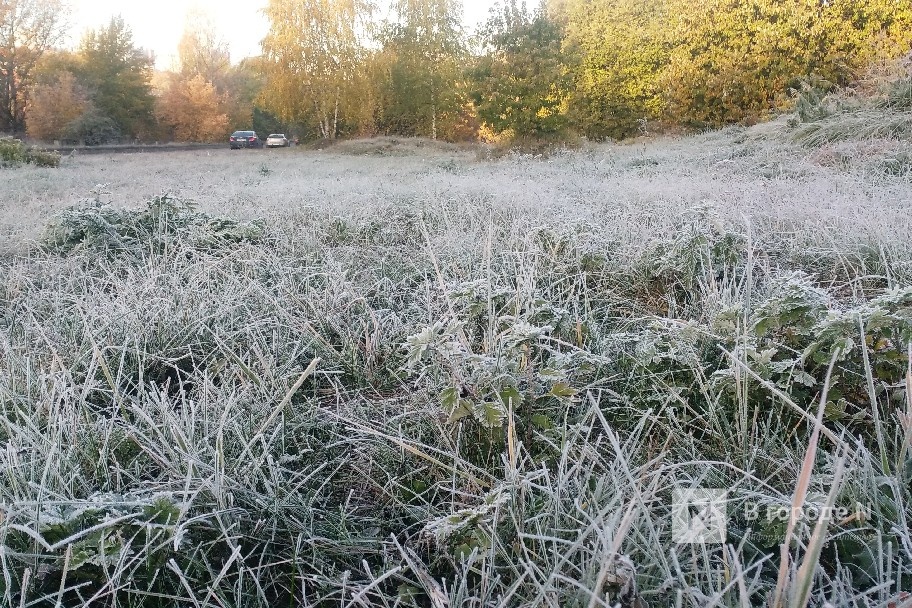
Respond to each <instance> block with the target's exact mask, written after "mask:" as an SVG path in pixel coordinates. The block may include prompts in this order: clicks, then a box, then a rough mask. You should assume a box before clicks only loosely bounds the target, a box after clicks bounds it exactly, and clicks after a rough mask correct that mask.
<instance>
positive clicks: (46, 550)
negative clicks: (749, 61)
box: [0, 125, 912, 608]
mask: <svg viewBox="0 0 912 608" xmlns="http://www.w3.org/2000/svg"><path fill="white" fill-rule="evenodd" d="M778 128H779V127H778V126H776V125H773V126H769V125H767V126H765V127H762V128H755V129H752V130H747V131H726V132H722V133H717V134H712V135H706V136H700V137H694V138H688V139H680V140H661V141H647V142H645V143H644V142H638V143H636V144H632V145H625V146H590V147H585V148H583V149H581V150H577V151H573V152H567V153H564V154H556V155H552V156H550V157H548V158H532V157H526V156H508V157H506V158H502V159H499V160H484V154H483V152H481V151H473V150H464V149H459V148H451V147H447V146H436V145H435V146H431V145H428V144H423V145H420V146H419V145H417V144H416V143H415V142H398V143H391V142H388V141H384V142H382V145H376V142H374V143H373V144H365V143H363V142H361V143H352V144H345V145H342V146H340V147H336V148H332V149H329V150H324V151H319V152H317V151H304V150H278V151H263V152H259V151H250V152H247V151H243V152H229V151H227V150H225V151H213V152H211V153H208V154H207V153H206V152H180V153H177V152H176V153H168V154H156V155H119V156H109V157H105V156H77V157H72V158H65V159H64V160H63V163H62V164H61V167H60V168H59V169H57V170H54V171H51V170H42V169H36V168H30V167H26V168H22V169H18V170H16V171H15V172H9V173H4V175H3V176H4V178H5V179H6V180H7V196H5V197H4V198H3V202H2V203H0V205H2V214H0V248H2V250H3V251H5V253H4V254H3V257H2V258H0V408H2V411H0V441H2V442H3V445H4V448H5V449H4V450H3V451H2V452H0V458H2V462H0V508H2V519H0V546H2V551H0V572H2V577H0V595H2V599H0V602H2V604H3V605H12V606H16V605H47V606H51V605H55V606H61V605H64V606H70V605H82V604H90V605H102V606H113V605H117V606H160V605H161V606H164V605H168V606H171V605H181V606H245V607H246V606H270V607H272V606H330V605H332V606H375V605H376V606H433V607H434V608H439V607H442V606H479V607H481V606H561V607H564V606H607V605H611V606H614V605H618V604H620V605H621V606H625V607H628V606H629V607H633V606H643V605H646V604H648V605H652V606H670V605H680V606H740V605H763V604H768V603H776V601H777V598H778V601H779V602H781V604H782V605H790V606H803V605H805V604H807V603H808V602H810V603H811V604H812V605H823V604H824V602H825V601H828V602H830V603H831V604H833V605H835V606H865V607H868V606H871V607H873V606H888V605H896V606H899V605H902V604H901V603H899V602H901V601H902V600H900V599H899V598H900V597H901V594H902V592H903V591H904V590H907V589H910V588H912V534H910V532H909V524H908V520H909V518H910V517H912V506H910V498H912V496H910V491H912V488H910V483H912V453H910V446H912V404H910V403H909V396H908V394H907V393H908V392H910V391H908V390H907V385H908V383H910V382H912V378H910V376H909V375H908V372H909V365H910V363H909V359H910V358H909V349H910V343H912V242H910V241H909V239H908V234H909V233H910V229H912V219H910V214H909V209H910V208H912V187H910V186H912V183H910V175H909V172H908V171H903V170H902V168H901V167H900V169H899V170H897V169H896V166H895V165H894V164H891V163H890V162H887V161H889V160H890V159H895V158H897V157H899V158H902V157H901V156H900V154H901V153H902V154H905V153H907V152H908V144H907V143H903V142H901V141H898V140H896V141H894V140H883V141H874V140H866V141H859V140H852V141H845V142H841V143H837V144H832V145H830V146H828V147H825V148H822V149H809V148H805V147H800V146H799V145H798V144H790V143H787V138H781V137H779V136H778V135H777V134H776V133H777V129H778ZM163 191H168V192H169V193H170V196H169V197H160V195H161V194H162V192H163ZM156 197H158V198H156ZM81 199H89V201H94V202H93V203H91V204H89V203H87V202H85V201H84V202H82V203H80V204H79V207H78V208H77V209H70V210H69V211H67V212H66V213H65V214H63V215H60V214H59V213H60V211H61V210H63V209H64V208H66V207H68V206H70V205H73V204H74V203H78V202H79V201H80V200H81ZM153 199H154V200H153ZM190 199H192V201H193V202H194V203H195V207H192V208H191V207H190V206H186V205H184V204H183V203H182V202H181V201H186V200H190ZM148 201H152V202H151V203H149V202H148ZM124 209H127V210H132V212H125V211H124ZM220 218H222V219H220ZM254 219H259V220H262V221H261V222H250V221H249V220H254ZM234 220H239V222H236V221H234ZM48 225H50V226H52V228H51V229H50V231H49V232H48V231H47V228H46V227H47V226H48ZM700 487H702V488H724V489H727V490H728V496H727V498H728V501H729V502H728V512H729V514H730V515H731V518H730V520H729V522H728V525H727V528H726V530H725V532H726V533H727V540H728V544H719V545H714V544H710V545H706V546H700V545H688V544H677V543H675V542H674V538H673V536H672V532H673V530H672V517H671V512H672V499H673V491H674V490H675V489H678V490H681V489H691V488H700ZM827 505H830V506H832V507H834V508H835V509H837V511H835V513H836V515H837V516H836V517H835V518H834V519H833V520H832V521H827V520H825V519H824V520H819V519H818V520H807V519H803V520H797V521H791V522H790V521H789V520H788V518H786V519H785V520H781V519H780V518H777V517H773V518H767V517H766V515H767V514H775V515H779V514H781V513H783V512H785V513H787V512H789V508H790V507H792V506H795V507H796V509H795V510H794V512H795V513H814V512H820V511H824V512H826V509H825V508H824V507H826V506H827ZM755 512H756V513H757V514H759V519H752V518H751V517H750V515H751V514H752V513H755ZM818 522H819V523H818ZM891 602H892V603H891Z"/></svg>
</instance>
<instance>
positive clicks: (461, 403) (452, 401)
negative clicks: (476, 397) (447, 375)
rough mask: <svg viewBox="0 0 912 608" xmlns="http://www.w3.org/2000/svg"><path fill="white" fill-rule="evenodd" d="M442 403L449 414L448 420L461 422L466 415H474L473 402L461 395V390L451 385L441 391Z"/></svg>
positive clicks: (449, 421)
mask: <svg viewBox="0 0 912 608" xmlns="http://www.w3.org/2000/svg"><path fill="white" fill-rule="evenodd" d="M440 403H441V405H442V406H443V410H444V411H445V412H446V413H447V415H448V416H449V417H448V418H447V422H448V423H450V424H452V423H454V422H459V421H460V420H462V419H463V418H465V417H466V416H471V415H472V402H471V401H469V400H468V399H463V398H460V397H459V390H458V389H457V388H456V387H453V386H449V387H447V388H445V389H443V390H442V391H441V392H440Z"/></svg>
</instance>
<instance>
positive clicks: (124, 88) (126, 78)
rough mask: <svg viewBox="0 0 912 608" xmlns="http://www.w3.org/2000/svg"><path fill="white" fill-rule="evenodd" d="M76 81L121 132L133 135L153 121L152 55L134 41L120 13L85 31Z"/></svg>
mask: <svg viewBox="0 0 912 608" xmlns="http://www.w3.org/2000/svg"><path fill="white" fill-rule="evenodd" d="M78 56H79V60H80V65H79V68H78V70H77V71H76V76H77V78H79V81H80V82H81V83H82V84H83V85H84V86H85V87H86V89H88V91H89V94H90V95H91V97H92V101H93V103H94V105H95V107H96V108H97V110H98V112H99V113H100V115H102V116H104V117H107V118H109V119H111V120H112V121H113V122H114V124H115V125H116V126H117V128H118V129H119V130H120V132H121V133H122V134H124V135H127V136H130V137H136V136H139V135H142V134H143V133H146V132H148V131H149V130H150V129H151V128H152V127H153V125H154V116H153V110H154V105H155V99H154V97H153V95H152V89H151V86H150V79H151V76H152V64H153V60H152V57H151V56H149V55H147V54H146V53H144V52H143V51H142V50H141V49H139V48H137V47H136V46H134V44H133V34H132V32H131V31H130V28H129V27H127V25H126V24H125V23H124V21H123V19H122V18H121V17H115V18H113V19H111V21H110V23H109V24H108V25H107V26H106V27H103V28H100V29H98V30H92V31H90V32H89V33H88V34H86V36H85V38H83V40H82V43H81V45H80V47H79V51H78Z"/></svg>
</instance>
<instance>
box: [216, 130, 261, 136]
mask: <svg viewBox="0 0 912 608" xmlns="http://www.w3.org/2000/svg"><path fill="white" fill-rule="evenodd" d="M222 132H223V133H224V131H222ZM253 135H254V132H253V131H235V132H234V133H232V134H231V136H232V137H251V136H253Z"/></svg>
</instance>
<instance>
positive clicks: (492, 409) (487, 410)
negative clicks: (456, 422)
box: [474, 401, 507, 428]
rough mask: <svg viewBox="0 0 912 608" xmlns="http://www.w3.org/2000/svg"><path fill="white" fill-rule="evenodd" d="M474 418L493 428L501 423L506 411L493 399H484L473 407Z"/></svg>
mask: <svg viewBox="0 0 912 608" xmlns="http://www.w3.org/2000/svg"><path fill="white" fill-rule="evenodd" d="M474 413H475V418H476V419H477V420H478V421H479V422H480V423H482V424H483V425H485V426H486V427H488V428H495V427H498V426H500V425H501V423H502V422H503V420H504V418H506V417H507V412H506V410H504V408H503V406H502V405H501V404H499V403H494V402H493V401H485V402H484V403H480V404H479V405H478V407H476V408H475V412H474Z"/></svg>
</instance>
